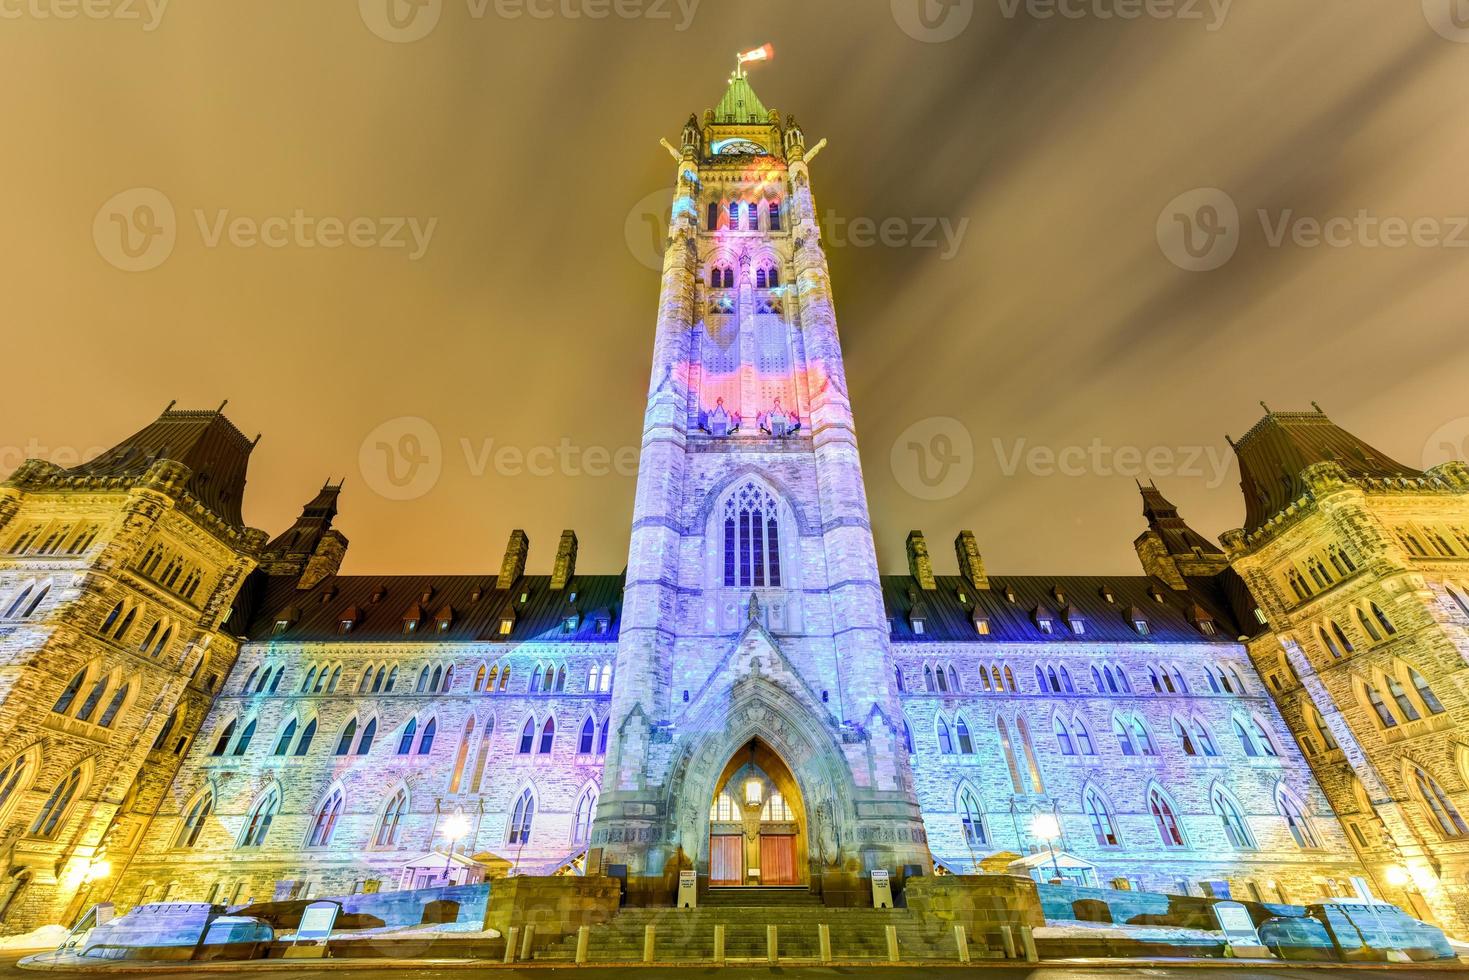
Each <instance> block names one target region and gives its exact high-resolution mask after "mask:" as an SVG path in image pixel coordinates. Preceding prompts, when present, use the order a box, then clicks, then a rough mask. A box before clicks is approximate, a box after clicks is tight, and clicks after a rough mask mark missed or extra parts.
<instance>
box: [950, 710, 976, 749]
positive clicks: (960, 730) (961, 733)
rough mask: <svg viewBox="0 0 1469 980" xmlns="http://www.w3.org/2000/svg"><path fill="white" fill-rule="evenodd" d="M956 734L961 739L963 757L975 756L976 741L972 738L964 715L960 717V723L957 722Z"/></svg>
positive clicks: (960, 745) (955, 726)
mask: <svg viewBox="0 0 1469 980" xmlns="http://www.w3.org/2000/svg"><path fill="white" fill-rule="evenodd" d="M954 734H955V735H957V736H958V739H959V745H958V749H959V753H960V754H961V755H973V754H974V739H973V738H971V737H970V735H969V726H968V725H967V724H966V723H965V722H964V718H963V716H962V715H961V716H960V717H959V719H958V721H957V722H955V725H954Z"/></svg>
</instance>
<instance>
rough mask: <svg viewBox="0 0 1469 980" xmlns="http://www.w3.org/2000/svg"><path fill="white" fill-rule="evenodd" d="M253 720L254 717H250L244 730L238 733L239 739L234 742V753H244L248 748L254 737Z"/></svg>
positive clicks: (254, 720)
mask: <svg viewBox="0 0 1469 980" xmlns="http://www.w3.org/2000/svg"><path fill="white" fill-rule="evenodd" d="M255 722H256V719H254V718H251V719H250V721H249V722H248V723H246V725H245V730H244V731H243V732H241V733H240V740H239V741H238V742H236V743H235V751H234V754H235V755H237V756H240V755H244V754H245V753H246V752H248V751H249V750H250V742H251V740H252V739H254V738H255Z"/></svg>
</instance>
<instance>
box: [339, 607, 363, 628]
mask: <svg viewBox="0 0 1469 980" xmlns="http://www.w3.org/2000/svg"><path fill="white" fill-rule="evenodd" d="M360 622H362V611H361V610H360V609H358V608H357V607H356V606H352V607H351V608H349V609H348V610H347V611H346V612H344V613H342V618H341V619H339V620H337V631H338V632H340V633H350V632H352V631H353V630H354V629H356V628H357V624H358V623H360Z"/></svg>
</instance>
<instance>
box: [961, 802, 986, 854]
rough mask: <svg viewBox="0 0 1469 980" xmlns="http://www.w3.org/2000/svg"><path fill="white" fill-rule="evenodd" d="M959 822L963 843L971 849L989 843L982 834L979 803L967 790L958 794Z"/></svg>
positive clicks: (982, 824)
mask: <svg viewBox="0 0 1469 980" xmlns="http://www.w3.org/2000/svg"><path fill="white" fill-rule="evenodd" d="M959 821H960V823H961V824H962V825H963V827H964V843H966V844H968V845H969V846H971V847H979V846H982V845H984V844H988V843H989V838H988V837H987V836H986V835H985V832H984V814H983V813H981V812H980V809H979V801H978V800H977V799H975V798H974V794H973V793H971V792H970V791H969V790H968V789H967V788H966V789H964V790H962V791H961V792H960V793H959Z"/></svg>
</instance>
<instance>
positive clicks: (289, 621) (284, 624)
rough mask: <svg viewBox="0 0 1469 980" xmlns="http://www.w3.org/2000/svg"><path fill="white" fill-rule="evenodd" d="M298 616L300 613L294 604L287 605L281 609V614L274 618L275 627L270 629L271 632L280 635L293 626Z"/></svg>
mask: <svg viewBox="0 0 1469 980" xmlns="http://www.w3.org/2000/svg"><path fill="white" fill-rule="evenodd" d="M300 618H301V614H300V612H299V611H298V610H297V609H296V607H295V606H287V607H286V608H285V609H283V610H282V611H281V614H280V615H279V616H277V617H276V618H275V628H274V629H273V630H272V632H273V633H274V634H275V635H276V636H280V635H281V634H282V633H284V632H285V631H286V630H288V629H290V628H291V627H292V626H295V625H296V621H297V620H298V619H300Z"/></svg>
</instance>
